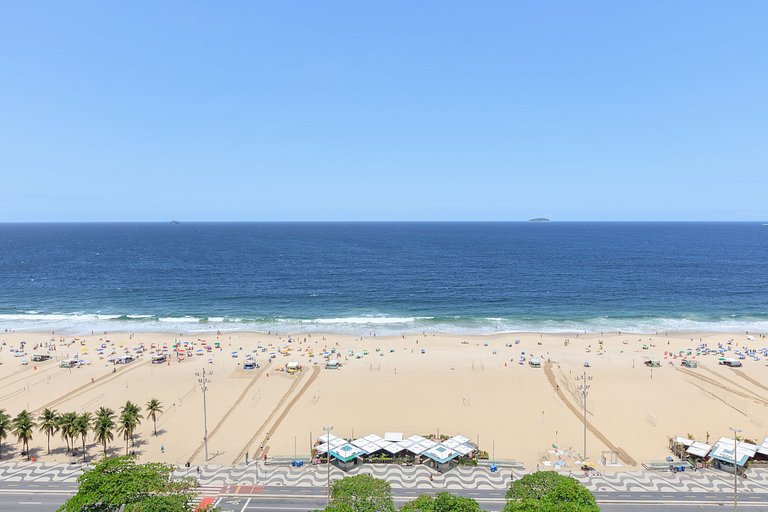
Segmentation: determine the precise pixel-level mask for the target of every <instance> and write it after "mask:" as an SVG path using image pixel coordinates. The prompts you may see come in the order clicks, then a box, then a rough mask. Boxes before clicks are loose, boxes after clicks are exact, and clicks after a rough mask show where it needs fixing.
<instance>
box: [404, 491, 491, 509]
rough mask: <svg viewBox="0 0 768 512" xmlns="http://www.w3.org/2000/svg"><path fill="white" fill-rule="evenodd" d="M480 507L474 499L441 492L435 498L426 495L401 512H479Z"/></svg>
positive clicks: (409, 504) (410, 503)
mask: <svg viewBox="0 0 768 512" xmlns="http://www.w3.org/2000/svg"><path fill="white" fill-rule="evenodd" d="M480 510H481V509H480V505H478V504H477V502H476V501H475V500H473V499H472V498H465V497H464V496H456V495H453V494H451V493H448V492H441V493H438V494H437V495H435V496H431V495H429V494H424V495H422V496H419V497H418V498H416V499H415V500H413V501H409V502H408V503H406V504H405V505H403V507H402V508H401V509H400V512H479V511H480Z"/></svg>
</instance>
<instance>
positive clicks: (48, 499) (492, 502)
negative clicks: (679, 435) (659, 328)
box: [0, 482, 768, 512]
mask: <svg viewBox="0 0 768 512" xmlns="http://www.w3.org/2000/svg"><path fill="white" fill-rule="evenodd" d="M76 489H77V486H76V484H74V483H49V482H0V510H2V511H3V512H53V511H55V510H56V509H57V508H58V507H59V506H60V505H61V504H62V503H64V501H65V500H66V499H67V498H68V497H69V496H71V495H72V494H74V492H75V490H76ZM393 493H394V495H395V504H396V505H398V506H399V505H402V504H403V503H405V502H407V501H409V500H411V499H413V498H415V497H416V496H418V495H419V494H422V493H423V491H421V490H419V489H393ZM457 494H461V495H464V496H468V497H471V498H474V499H476V500H477V501H478V502H479V503H480V506H481V507H482V508H483V509H484V510H488V511H499V510H502V508H503V507H504V491H498V490H463V491H459V492H458V493H457ZM594 495H595V498H597V501H598V503H599V504H600V510H601V511H603V512H640V511H645V510H653V511H660V512H664V511H669V512H693V511H715V510H720V511H722V510H724V509H725V508H726V507H729V506H730V505H731V503H732V501H731V500H732V495H731V494H728V493H718V492H712V493H688V492H678V493H675V492H631V493H630V492H596V493H594ZM739 502H740V504H739V510H745V511H758V510H768V493H741V494H739ZM216 504H217V505H218V506H219V507H221V509H222V511H223V512H247V511H249V510H250V511H254V512H255V511H259V510H282V511H286V512H307V511H312V510H316V509H320V508H322V507H323V506H325V488H323V487H265V488H263V490H262V491H261V492H259V493H258V494H254V495H247V496H235V495H232V496H222V497H220V498H219V499H218V500H217V503H216Z"/></svg>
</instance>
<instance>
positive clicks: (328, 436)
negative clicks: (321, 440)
mask: <svg viewBox="0 0 768 512" xmlns="http://www.w3.org/2000/svg"><path fill="white" fill-rule="evenodd" d="M323 430H325V444H326V445H327V446H328V450H327V451H326V452H325V454H326V455H327V456H328V465H327V466H328V467H327V469H328V471H327V473H326V476H327V479H326V484H325V487H326V494H327V498H328V505H330V504H331V430H333V427H331V426H330V425H329V426H326V427H323Z"/></svg>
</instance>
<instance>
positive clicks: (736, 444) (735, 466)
mask: <svg viewBox="0 0 768 512" xmlns="http://www.w3.org/2000/svg"><path fill="white" fill-rule="evenodd" d="M730 429H731V431H732V432H733V512H736V504H737V503H738V497H737V491H738V488H737V483H738V480H737V476H738V475H737V470H738V468H739V466H738V460H739V459H738V458H737V457H736V451H737V450H738V448H739V441H738V440H737V439H736V437H737V435H738V433H739V432H741V429H740V428H735V427H730Z"/></svg>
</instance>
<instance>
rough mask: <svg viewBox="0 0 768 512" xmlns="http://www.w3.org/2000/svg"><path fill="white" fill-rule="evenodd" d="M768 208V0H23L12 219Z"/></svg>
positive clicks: (16, 47) (8, 49)
mask: <svg viewBox="0 0 768 512" xmlns="http://www.w3.org/2000/svg"><path fill="white" fill-rule="evenodd" d="M537 216H547V217H551V218H553V219H555V220H661V219H670V220H766V219H768V2H766V1H763V0H760V1H735V2H724V1H716V2H711V1H704V0H691V1H683V0H676V1H667V0H664V1H657V2H652V1H615V0H610V1H605V2H596V1H563V2H554V1H546V0H535V1H530V2H524V1H508V0H507V1H499V2H492V1H481V2H476V1H465V2H452V1H439V2H437V1H436V2H427V1H412V0H408V1H403V2H395V1H387V2H381V1H377V2H374V1H361V0H354V1H349V2H333V1H308V2H291V1H285V0H281V1H275V2H263V1H243V2H236V1H225V2H219V1H216V2H214V1H209V2H201V1H190V0H184V1H177V2H174V1H161V2H157V1H151V2H103V1H92V2H78V1H67V2H60V1H56V2H44V1H34V2H6V3H5V4H4V5H3V7H2V12H0V221H48V220H63V221H85V220H137V221H141V220H161V221H167V220H170V219H178V220H182V221H192V220H214V221H215V220H526V219H528V218H530V217H537Z"/></svg>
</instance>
